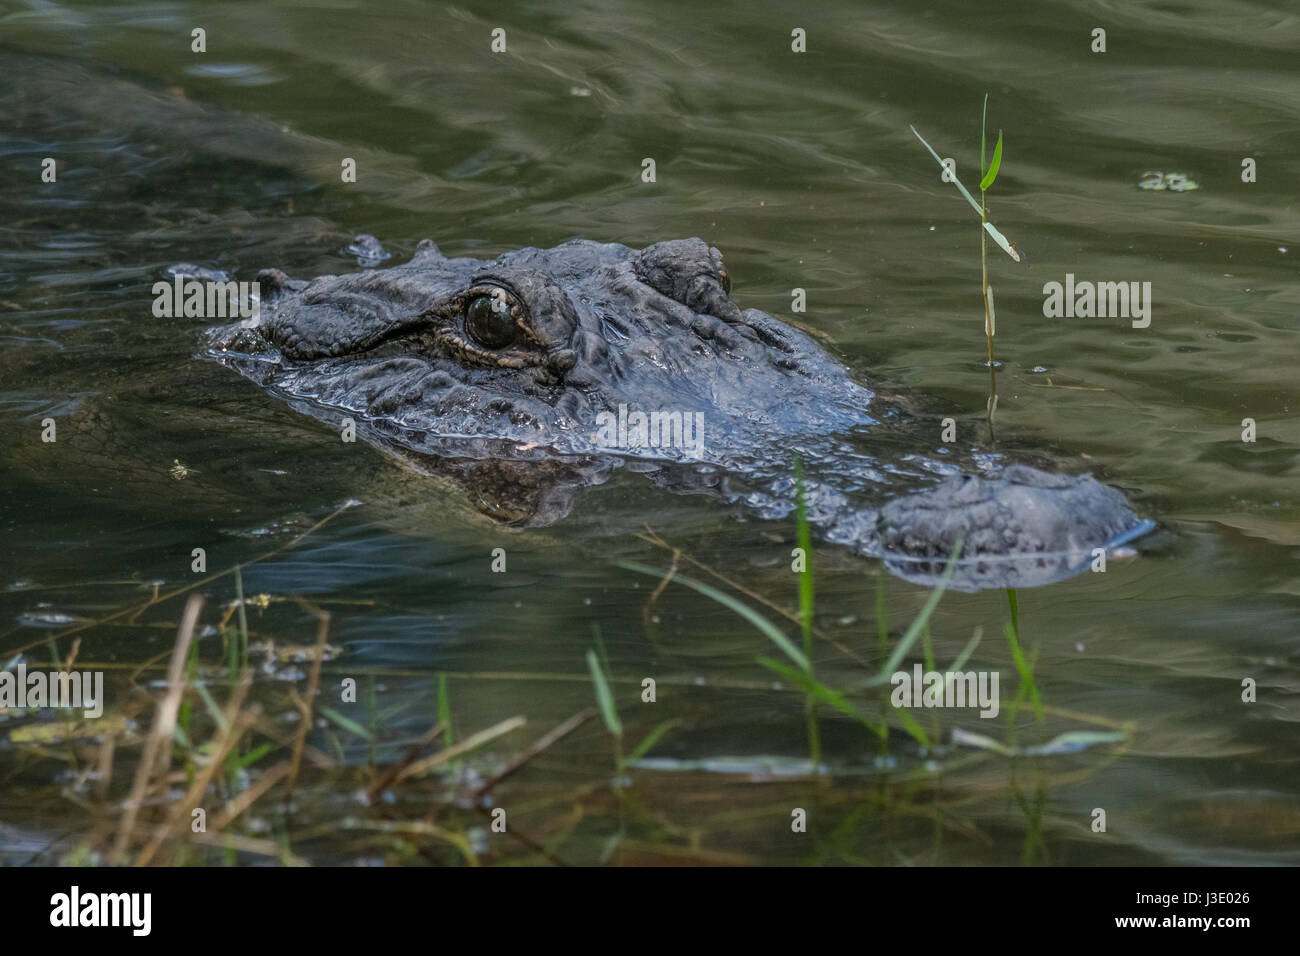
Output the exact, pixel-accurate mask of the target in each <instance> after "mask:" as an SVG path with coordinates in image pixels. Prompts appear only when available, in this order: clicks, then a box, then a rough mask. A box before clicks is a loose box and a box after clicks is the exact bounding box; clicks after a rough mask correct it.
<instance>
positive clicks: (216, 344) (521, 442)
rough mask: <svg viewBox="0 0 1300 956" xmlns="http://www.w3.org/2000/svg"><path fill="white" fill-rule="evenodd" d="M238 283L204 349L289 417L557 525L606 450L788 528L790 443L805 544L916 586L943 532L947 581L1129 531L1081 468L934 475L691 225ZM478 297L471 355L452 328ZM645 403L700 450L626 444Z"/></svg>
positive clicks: (912, 440)
mask: <svg viewBox="0 0 1300 956" xmlns="http://www.w3.org/2000/svg"><path fill="white" fill-rule="evenodd" d="M193 268H195V267H193V266H177V267H175V269H176V270H178V271H182V272H183V271H184V270H186V269H193ZM258 278H259V282H261V283H262V286H263V288H262V309H261V314H260V315H259V316H258V317H257V318H256V319H252V320H246V321H243V322H238V323H233V324H231V325H227V326H222V327H220V328H216V329H211V330H209V333H208V350H207V354H208V356H209V357H211V358H213V359H215V360H217V361H219V362H221V363H223V364H225V365H227V366H229V367H231V368H234V369H236V370H238V371H239V372H241V373H242V374H244V375H246V376H248V377H249V378H251V379H253V380H254V381H256V382H258V383H260V384H261V385H263V386H265V387H267V388H268V389H270V390H271V391H272V392H273V393H274V394H276V395H278V396H280V397H281V398H283V399H284V400H286V401H287V402H288V403H289V404H290V405H291V406H292V407H293V408H295V409H297V410H299V411H302V412H304V413H306V414H308V415H312V416H313V417H316V418H320V419H323V420H326V421H329V422H331V423H335V424H337V423H340V422H341V421H343V420H344V419H349V418H350V419H352V420H353V421H354V422H355V425H356V429H357V435H358V437H360V438H362V439H364V440H365V441H367V442H370V443H371V444H372V445H375V446H376V447H378V448H380V449H381V450H383V451H385V452H387V453H389V454H391V455H393V456H395V457H398V458H400V459H402V460H403V461H404V462H406V463H408V464H411V465H412V466H414V467H416V468H417V469H418V470H422V471H426V472H430V473H432V472H435V471H436V472H439V473H440V474H445V475H448V476H450V477H452V478H453V479H454V480H455V481H457V482H458V483H459V484H461V485H462V486H463V487H465V488H466V490H467V492H468V493H469V495H470V497H471V498H472V499H473V500H474V501H475V503H476V506H477V507H479V508H480V510H482V511H484V513H487V514H491V515H493V516H494V517H495V518H496V519H497V520H501V521H509V522H511V523H515V524H520V523H523V524H527V523H537V524H543V523H549V522H551V521H554V520H556V519H557V517H559V516H561V515H562V513H563V511H564V510H565V509H566V508H567V507H568V506H569V504H570V502H571V501H572V499H573V497H574V492H575V491H576V490H577V489H578V488H581V487H585V486H588V485H592V484H598V483H600V482H602V481H604V480H605V478H606V476H608V475H609V474H610V472H611V471H612V470H613V469H615V468H618V467H624V466H626V467H628V468H629V469H630V470H633V471H637V472H640V473H643V474H645V475H646V477H647V478H649V479H650V480H651V481H653V482H655V483H656V484H658V485H661V486H663V487H665V488H669V489H672V490H674V491H678V492H683V493H698V492H703V493H709V494H713V495H716V496H718V497H721V498H723V499H725V500H727V501H730V502H736V503H739V504H741V505H743V506H744V507H745V508H747V509H748V510H749V511H750V512H752V513H757V514H758V515H760V516H762V517H765V518H773V519H781V520H784V521H787V522H788V521H790V520H791V513H792V512H793V510H794V494H795V489H794V482H793V479H792V470H793V459H794V456H795V455H798V456H799V457H800V459H801V460H802V461H803V465H804V473H805V479H804V494H805V501H806V503H807V513H808V516H809V520H810V522H811V523H812V524H813V525H814V526H815V527H817V528H819V529H820V530H821V533H822V534H823V535H824V537H825V538H826V539H828V540H830V541H832V542H834V543H837V544H842V545H844V546H845V547H848V548H851V549H853V550H855V551H857V552H859V553H862V554H867V555H884V556H885V558H886V566H887V567H888V568H889V569H890V570H891V571H893V572H894V573H896V574H899V575H900V576H902V577H905V578H908V579H909V580H914V581H917V582H918V583H929V582H931V581H932V580H934V579H935V578H936V577H937V573H938V570H939V569H941V568H942V566H943V562H944V561H945V560H946V559H947V557H948V556H949V554H950V553H951V552H952V549H953V547H954V545H955V543H956V541H957V540H958V539H959V538H960V539H962V540H963V542H964V552H963V554H964V556H965V557H964V558H963V562H962V564H961V567H960V570H959V571H958V573H957V576H956V578H955V579H954V582H953V586H954V587H958V588H965V589H968V590H969V589H975V588H980V587H1006V586H1011V585H1015V586H1021V587H1027V586H1030V585H1032V584H1039V583H1047V582H1048V581H1050V580H1056V579H1057V578H1059V577H1064V576H1066V575H1067V574H1070V573H1075V572H1076V571H1077V570H1079V569H1080V568H1081V567H1083V566H1085V565H1086V564H1087V559H1088V557H1089V556H1090V555H1091V549H1092V548H1094V547H1099V546H1103V545H1104V544H1105V543H1106V542H1107V541H1108V540H1110V539H1112V538H1113V537H1115V535H1117V534H1120V533H1123V532H1125V531H1130V530H1132V529H1133V527H1134V526H1135V525H1136V524H1137V523H1138V522H1137V519H1136V518H1135V517H1134V515H1133V514H1132V513H1131V512H1130V511H1129V510H1128V508H1127V506H1126V505H1125V503H1124V499H1123V497H1122V496H1120V495H1119V493H1118V492H1115V491H1112V490H1110V489H1107V488H1105V487H1103V486H1102V485H1099V484H1098V483H1097V482H1095V481H1093V480H1092V479H1091V478H1087V477H1084V478H1070V477H1066V476H1063V475H1053V474H1049V473H1046V472H1041V471H1035V470H1034V469H1031V468H1024V467H1017V466H1012V467H1008V468H1006V469H1005V471H1003V472H1002V474H1001V476H1000V477H997V478H973V477H955V478H952V479H951V480H949V481H947V482H945V483H944V484H942V485H939V486H938V487H934V486H933V484H932V482H933V481H934V480H935V477H936V476H942V475H948V474H952V473H953V472H954V471H957V470H958V467H959V466H958V465H957V464H956V463H955V462H953V461H951V460H949V461H945V462H940V461H938V460H935V459H929V458H925V457H923V456H922V455H919V454H916V453H915V452H916V450H917V448H918V446H920V447H924V443H925V441H926V440H925V439H923V438H921V437H918V436H919V435H920V434H921V432H920V430H919V426H918V427H917V428H916V429H915V430H913V431H909V430H908V422H907V421H906V420H905V419H904V418H901V417H900V416H896V415H890V416H879V415H877V414H876V412H875V409H874V408H873V405H874V404H875V396H874V394H873V393H872V391H871V390H869V389H867V388H865V387H863V386H862V385H860V384H858V383H857V382H855V381H854V380H853V377H852V376H851V375H850V374H849V372H848V370H847V369H846V368H845V367H844V366H843V365H842V364H841V363H840V362H838V361H836V360H835V359H834V358H832V357H831V356H830V355H829V354H827V352H826V351H825V350H823V349H822V348H821V347H820V346H819V345H817V343H815V342H814V341H813V340H812V339H811V338H810V337H809V336H808V335H806V334H805V333H804V332H802V331H800V330H799V329H798V328H795V327H794V326H793V325H790V324H787V323H786V322H782V321H780V320H778V319H776V318H774V317H772V316H770V315H768V314H766V313H764V312H761V311H759V310H757V309H745V310H742V309H741V308H740V307H739V306H737V305H736V303H735V302H733V301H732V299H731V294H730V293H731V276H730V275H729V274H728V272H727V269H726V267H725V266H724V264H723V261H722V254H721V253H720V252H718V250H717V249H714V248H712V247H710V246H709V245H708V244H707V243H705V242H703V241H702V240H700V239H674V240H669V241H666V242H659V243H655V244H653V245H651V246H647V247H646V248H645V249H640V250H638V249H632V248H629V247H627V246H623V245H619V244H618V243H599V242H591V241H589V240H585V239H575V240H572V241H570V242H566V243H563V244H561V245H559V246H556V247H554V248H552V249H532V248H529V249H519V250H516V251H513V252H507V253H505V254H503V255H501V256H498V257H497V258H495V259H474V258H447V257H446V256H444V255H443V254H442V253H441V252H440V251H439V249H438V247H437V246H436V245H434V244H433V243H432V242H430V241H428V240H425V241H424V242H421V243H420V245H419V246H418V247H417V249H416V253H415V255H414V256H413V257H412V259H411V260H410V261H409V262H407V263H405V264H403V265H397V266H393V267H391V268H387V269H370V270H365V271H359V272H353V273H349V274H344V275H330V276H320V277H317V278H315V279H312V280H310V281H302V280H298V279H292V278H290V277H289V276H287V275H286V274H285V273H283V272H281V271H279V270H277V269H265V270H263V271H262V272H261V273H259V276H258ZM484 295H488V296H490V297H492V301H493V302H494V306H493V309H494V311H493V314H492V318H491V324H492V326H493V328H492V334H491V335H489V336H487V338H489V339H490V340H491V341H493V342H494V343H495V345H494V346H492V347H489V346H486V345H484V344H483V343H482V342H481V341H479V339H478V338H476V336H475V334H474V328H476V327H477V326H474V324H473V323H471V322H470V315H471V312H473V307H474V305H475V303H477V302H478V299H479V297H481V296H484ZM478 316H479V318H478V319H476V320H475V321H476V322H480V323H481V322H483V321H485V320H484V319H483V316H482V309H481V304H480V305H479V312H478ZM503 323H504V329H505V331H506V332H507V333H508V334H505V335H504V336H502V335H499V334H498V333H500V332H501V330H502V328H503ZM480 331H481V329H480ZM655 413H658V414H659V415H660V416H663V417H662V418H661V420H665V421H667V420H671V418H670V416H672V415H676V416H678V418H679V420H680V421H682V422H685V421H688V420H689V421H690V422H692V423H695V422H699V423H701V431H700V433H699V436H698V437H699V438H700V442H699V444H698V446H697V447H694V448H692V449H687V448H683V447H676V446H674V445H673V443H672V442H669V443H668V444H667V445H663V444H660V445H658V446H654V445H651V446H648V447H647V446H645V445H639V446H638V445H636V444H634V443H632V442H630V441H627V440H626V439H627V438H630V437H631V432H630V430H623V428H622V423H623V422H625V421H626V422H627V424H628V427H629V429H630V428H631V427H634V426H633V423H632V418H633V416H635V415H637V414H644V415H650V414H655ZM885 420H888V422H889V423H888V424H886V423H885ZM612 423H618V428H619V434H618V435H616V436H614V437H613V438H611V429H610V425H611V424H612ZM678 438H679V439H680V438H684V434H682V433H681V432H679V433H678ZM883 448H888V449H891V451H890V452H882V450H881V449H883ZM990 460H993V461H994V467H996V456H987V455H986V456H984V460H983V463H982V464H981V467H984V466H986V465H988V463H989V461H990ZM452 463H461V464H455V465H453V464H452ZM467 463H476V464H473V465H472V466H471V465H470V464H467ZM490 463H497V465H499V467H498V466H497V465H493V464H490ZM511 488H515V489H516V490H517V494H515V495H512V494H511ZM918 489H928V490H918ZM908 492H915V493H913V494H908ZM900 495H902V496H903V497H899V496H900ZM889 498H894V499H895V500H894V501H893V502H892V503H890V504H886V505H884V507H883V508H882V507H881V502H882V500H887V499H889Z"/></svg>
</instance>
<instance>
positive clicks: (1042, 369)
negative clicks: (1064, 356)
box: [1029, 365, 1047, 372]
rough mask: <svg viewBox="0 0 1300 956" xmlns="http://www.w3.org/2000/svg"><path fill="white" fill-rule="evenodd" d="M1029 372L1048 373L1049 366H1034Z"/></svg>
mask: <svg viewBox="0 0 1300 956" xmlns="http://www.w3.org/2000/svg"><path fill="white" fill-rule="evenodd" d="M1029 371H1031V372H1046V371H1047V366H1046V365H1035V366H1034V367H1033V368H1031V369H1030V370H1029Z"/></svg>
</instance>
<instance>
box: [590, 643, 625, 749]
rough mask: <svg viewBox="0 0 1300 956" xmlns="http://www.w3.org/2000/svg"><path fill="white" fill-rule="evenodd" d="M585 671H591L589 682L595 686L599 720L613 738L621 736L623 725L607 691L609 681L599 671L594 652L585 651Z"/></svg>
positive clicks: (609, 692) (598, 659)
mask: <svg viewBox="0 0 1300 956" xmlns="http://www.w3.org/2000/svg"><path fill="white" fill-rule="evenodd" d="M587 669H588V670H589V671H591V682H592V683H593V684H595V685H596V703H597V704H598V705H599V706H600V716H601V719H602V720H604V721H605V726H606V727H607V728H608V729H609V732H610V733H611V734H613V735H614V736H615V737H621V736H623V723H622V721H620V720H619V719H618V708H617V707H615V706H614V695H613V693H612V692H611V691H610V689H609V681H607V680H606V679H605V672H604V671H603V670H602V669H601V666H600V658H598V657H597V656H596V652H595V651H587Z"/></svg>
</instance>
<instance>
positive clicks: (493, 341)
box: [465, 293, 519, 349]
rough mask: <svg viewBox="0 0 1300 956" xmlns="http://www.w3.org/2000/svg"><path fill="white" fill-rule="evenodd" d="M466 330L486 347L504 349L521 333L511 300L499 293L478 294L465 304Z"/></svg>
mask: <svg viewBox="0 0 1300 956" xmlns="http://www.w3.org/2000/svg"><path fill="white" fill-rule="evenodd" d="M465 331H466V332H467V333H468V334H469V337H470V338H471V339H473V340H474V341H475V342H477V343H478V344H479V345H481V346H483V347H484V348H486V349H502V348H505V347H506V346H507V345H510V344H512V343H513V342H514V341H515V339H516V337H517V336H518V335H519V326H518V325H517V324H516V323H515V317H514V316H513V315H512V314H511V310H510V305H509V302H508V301H507V300H506V298H505V297H504V296H503V295H502V296H498V295H489V294H486V293H485V294H483V295H476V296H474V297H473V298H471V299H470V300H469V302H467V303H466V304H465Z"/></svg>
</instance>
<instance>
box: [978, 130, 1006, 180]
mask: <svg viewBox="0 0 1300 956" xmlns="http://www.w3.org/2000/svg"><path fill="white" fill-rule="evenodd" d="M981 162H983V160H981ZM1001 167H1002V130H998V144H997V145H996V146H994V147H993V162H991V163H989V171H988V172H987V173H985V174H984V178H983V179H981V180H980V192H983V191H985V190H986V189H988V188H989V187H990V186H992V185H993V180H995V179H997V178H998V170H999V169H1000V168H1001Z"/></svg>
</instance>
